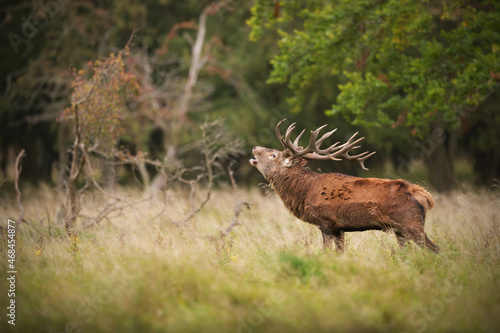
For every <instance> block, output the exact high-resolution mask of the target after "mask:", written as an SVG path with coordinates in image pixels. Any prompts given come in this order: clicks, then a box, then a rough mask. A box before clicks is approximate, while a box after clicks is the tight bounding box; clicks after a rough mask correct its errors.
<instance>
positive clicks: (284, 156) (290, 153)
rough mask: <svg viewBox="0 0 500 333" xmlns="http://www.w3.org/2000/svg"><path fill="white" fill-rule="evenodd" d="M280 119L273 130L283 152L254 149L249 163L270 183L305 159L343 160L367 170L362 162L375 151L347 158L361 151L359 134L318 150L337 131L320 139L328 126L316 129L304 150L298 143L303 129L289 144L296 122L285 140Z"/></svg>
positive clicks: (290, 127)
mask: <svg viewBox="0 0 500 333" xmlns="http://www.w3.org/2000/svg"><path fill="white" fill-rule="evenodd" d="M285 120H286V119H283V120H282V121H280V122H279V123H278V124H277V125H276V128H275V133H276V137H277V138H278V140H279V141H280V142H281V144H282V146H283V150H282V151H280V150H276V149H271V148H264V147H254V148H253V149H252V152H253V154H254V156H255V158H254V159H251V160H250V164H252V165H253V166H255V167H256V168H257V169H258V170H259V171H260V172H261V173H262V175H263V176H264V177H265V178H266V179H267V180H268V181H271V180H273V179H274V178H275V177H276V175H279V174H282V172H283V171H286V170H287V169H290V168H293V167H295V166H297V165H305V164H306V163H307V161H308V160H333V161H340V160H342V159H346V160H350V161H356V162H358V163H359V164H360V165H361V168H362V169H363V170H368V169H367V168H366V167H365V165H364V162H365V161H366V160H367V159H368V158H369V157H371V156H372V155H373V154H375V152H371V153H370V152H368V151H365V152H363V153H361V154H358V155H349V152H350V151H351V150H352V149H356V148H360V146H357V144H358V143H359V142H361V141H362V140H363V139H364V137H363V138H358V139H355V137H356V135H357V134H358V132H356V133H354V135H352V136H351V137H350V138H349V140H347V142H345V143H343V144H340V142H336V143H334V144H333V145H331V146H329V147H327V148H321V145H322V144H323V142H324V141H325V140H326V139H327V138H329V137H330V136H331V135H332V134H333V133H334V132H335V131H336V130H337V129H334V130H332V131H330V132H327V133H325V134H323V135H322V136H321V137H320V138H319V139H318V136H319V132H320V131H321V130H322V129H323V128H325V127H326V126H327V125H323V126H321V127H319V128H317V129H316V130H315V131H311V136H310V138H309V143H308V144H307V146H306V147H305V148H303V147H302V146H300V144H299V141H300V139H301V138H302V135H303V134H304V132H305V129H304V130H303V131H302V132H301V133H300V134H299V135H298V136H297V137H296V138H295V140H294V141H293V142H292V141H291V135H292V132H293V130H294V129H295V123H293V124H291V125H290V126H288V129H287V130H286V132H285V137H282V136H281V132H280V125H281V124H282V123H283V122H284V121H285Z"/></svg>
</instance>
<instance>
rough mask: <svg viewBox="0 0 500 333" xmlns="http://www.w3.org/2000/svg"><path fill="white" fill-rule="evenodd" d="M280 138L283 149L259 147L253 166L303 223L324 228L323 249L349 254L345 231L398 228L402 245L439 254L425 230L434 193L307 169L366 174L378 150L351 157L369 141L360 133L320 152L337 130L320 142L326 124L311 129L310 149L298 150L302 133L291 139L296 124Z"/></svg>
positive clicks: (401, 182)
mask: <svg viewBox="0 0 500 333" xmlns="http://www.w3.org/2000/svg"><path fill="white" fill-rule="evenodd" d="M285 120H286V119H283V120H282V121H280V122H279V123H278V125H276V130H275V131H276V136H277V137H278V139H279V140H280V142H281V144H282V145H283V151H279V150H276V149H271V148H264V147H254V148H253V150H252V152H253V154H254V156H255V158H254V159H251V160H250V163H251V164H252V165H253V166H255V167H256V168H257V169H258V170H259V171H260V172H261V173H262V175H263V176H264V178H266V180H267V181H268V182H269V184H270V185H271V187H272V188H273V189H274V191H275V192H276V193H278V195H279V196H280V198H281V200H282V201H283V203H284V204H285V206H286V207H287V208H288V209H289V210H290V211H291V212H292V213H293V214H294V215H295V216H296V217H298V218H299V219H301V220H303V221H305V222H308V223H311V224H314V225H316V226H318V227H319V229H320V230H321V233H322V236H323V247H325V248H329V247H331V245H332V240H334V241H335V245H336V249H337V251H339V252H343V250H344V232H349V231H365V230H384V231H389V230H394V232H395V233H396V238H397V241H398V244H399V246H400V247H403V246H405V245H406V243H407V242H408V241H410V240H412V241H414V242H415V243H417V244H418V245H420V246H421V247H423V246H426V247H427V248H428V249H430V250H432V251H434V252H439V247H438V246H437V245H436V244H434V243H433V242H432V241H431V240H430V239H429V238H428V237H427V235H426V234H425V232H424V223H425V215H426V213H427V211H428V210H429V209H431V208H432V207H433V206H434V200H433V199H432V196H431V194H430V193H429V192H427V191H426V190H424V189H423V188H422V187H420V186H418V185H414V184H411V183H409V182H407V181H405V180H401V179H397V180H392V179H379V178H358V177H352V176H347V175H343V174H340V173H326V174H318V173H315V172H312V171H310V170H308V169H306V168H305V167H304V165H305V164H306V163H307V161H308V160H334V161H339V160H341V158H344V159H347V160H352V161H356V162H358V163H359V164H360V166H361V168H362V169H363V170H367V168H365V166H364V162H365V161H366V159H368V158H369V157H370V156H372V155H373V154H375V152H372V153H368V152H364V153H361V154H358V155H349V151H350V150H351V149H356V148H359V146H356V145H357V144H358V143H359V142H360V141H361V140H363V139H364V138H359V139H355V136H356V135H357V134H358V133H357V132H356V133H355V134H354V135H353V136H352V137H351V138H350V139H349V140H347V142H346V143H344V144H339V142H337V143H335V144H333V145H332V146H330V147H328V148H325V149H321V148H320V147H321V144H322V143H323V142H324V141H325V139H327V138H328V137H330V136H331V135H332V133H333V132H335V131H336V129H334V130H333V131H331V132H327V133H325V134H323V136H321V138H319V139H317V137H318V135H319V132H320V131H321V130H322V129H323V128H324V127H325V126H327V125H323V126H321V127H319V128H318V129H316V130H315V131H311V137H310V140H309V144H308V145H307V147H305V148H303V147H301V146H299V140H300V138H301V137H302V134H304V131H305V130H303V131H302V132H301V133H300V134H299V135H298V136H297V138H296V139H295V140H294V142H291V140H290V136H291V134H292V132H293V130H294V129H295V123H293V124H291V125H290V126H289V127H288V129H287V130H286V134H285V137H284V138H283V137H282V136H281V133H280V125H281V124H282V123H283V122H284V121H285Z"/></svg>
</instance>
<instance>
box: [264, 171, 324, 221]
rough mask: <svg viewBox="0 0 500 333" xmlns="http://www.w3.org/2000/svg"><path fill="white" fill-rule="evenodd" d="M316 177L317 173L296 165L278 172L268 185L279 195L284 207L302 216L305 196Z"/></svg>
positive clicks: (297, 215) (299, 216)
mask: <svg viewBox="0 0 500 333" xmlns="http://www.w3.org/2000/svg"><path fill="white" fill-rule="evenodd" d="M316 177H318V174H317V173H314V172H312V171H310V170H308V169H306V168H304V167H303V166H296V167H292V168H290V169H288V170H287V172H284V173H281V174H279V175H278V176H277V177H276V178H274V179H273V180H271V181H270V185H271V187H272V188H273V189H274V191H275V192H276V193H277V194H278V195H279V197H280V198H281V200H282V201H283V203H284V205H285V207H286V208H288V209H289V210H290V211H291V212H292V213H293V214H294V215H295V216H296V217H298V218H302V213H303V212H304V205H305V198H306V196H307V193H308V192H309V191H310V187H311V186H312V184H314V178H316Z"/></svg>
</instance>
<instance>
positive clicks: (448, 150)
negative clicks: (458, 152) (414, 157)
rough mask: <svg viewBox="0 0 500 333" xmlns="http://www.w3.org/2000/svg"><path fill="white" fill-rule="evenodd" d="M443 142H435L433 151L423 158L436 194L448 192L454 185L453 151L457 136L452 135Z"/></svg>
mask: <svg viewBox="0 0 500 333" xmlns="http://www.w3.org/2000/svg"><path fill="white" fill-rule="evenodd" d="M443 138H446V140H445V141H443V142H435V144H434V149H433V150H432V152H431V153H430V154H427V155H426V156H425V159H424V162H425V166H426V168H427V173H428V175H429V181H430V183H431V185H432V187H433V188H434V189H435V190H436V191H438V192H449V191H451V190H452V189H453V186H454V183H455V172H454V165H453V161H454V149H455V147H456V140H457V136H456V133H452V134H451V135H449V136H448V137H445V136H443Z"/></svg>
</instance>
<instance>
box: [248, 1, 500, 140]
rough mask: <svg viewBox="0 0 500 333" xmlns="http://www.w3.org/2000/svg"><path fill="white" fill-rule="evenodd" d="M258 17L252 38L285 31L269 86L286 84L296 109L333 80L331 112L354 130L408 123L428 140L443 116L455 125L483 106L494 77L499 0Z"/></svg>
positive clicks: (327, 5)
mask: <svg viewBox="0 0 500 333" xmlns="http://www.w3.org/2000/svg"><path fill="white" fill-rule="evenodd" d="M252 15H253V16H252V18H251V19H250V20H249V21H248V23H249V24H250V25H251V27H252V33H251V38H253V39H258V38H259V37H260V36H261V35H262V34H263V30H264V29H273V30H274V29H276V30H278V31H279V32H280V36H281V40H280V42H279V48H280V54H278V55H276V56H275V57H274V59H273V60H272V64H273V71H272V73H271V75H270V78H269V81H268V82H270V83H287V84H288V87H289V88H290V89H291V90H292V92H293V97H292V98H290V99H289V100H288V101H289V103H290V106H291V107H292V108H293V109H294V110H300V109H301V108H302V106H303V104H304V98H305V96H306V92H307V90H308V89H309V88H310V87H311V86H313V85H314V83H315V82H316V80H317V78H318V77H319V76H322V75H324V74H325V73H329V74H330V75H332V76H336V77H337V80H340V84H339V88H340V93H339V95H338V97H337V99H336V101H335V103H334V104H333V106H332V108H331V109H330V110H329V111H328V112H327V114H329V115H342V116H344V117H345V118H346V119H348V120H349V121H350V122H351V123H353V124H356V125H358V124H363V125H371V126H381V125H385V126H387V125H394V126H399V125H401V124H402V123H403V124H404V125H406V126H409V127H411V128H414V129H415V130H416V131H417V132H418V133H419V134H420V135H422V134H423V133H425V132H426V131H427V130H428V128H429V126H430V124H431V123H432V122H434V121H435V120H436V119H437V116H438V115H440V116H443V115H444V117H445V119H446V121H447V122H448V124H449V125H452V126H456V125H458V124H459V122H460V118H461V115H462V113H461V112H460V110H462V109H463V108H465V107H467V106H477V105H479V104H480V103H482V102H483V101H484V100H485V98H486V95H487V93H488V92H489V90H491V89H493V87H494V85H495V82H496V81H497V80H498V78H497V76H496V73H498V72H499V71H500V62H498V59H499V58H500V33H499V32H498V26H500V4H499V3H498V2H495V1H487V2H482V3H480V4H463V2H462V1H456V0H448V1H445V2H440V3H434V2H429V1H425V0H421V1H410V0H405V1H380V2H373V1H356V2H352V1H346V0H339V1H325V0H314V1H313V0H311V1H281V2H278V3H274V2H271V1H267V0H260V1H259V0H258V1H256V2H255V4H254V7H253V8H252ZM398 117H399V121H398ZM401 117H403V118H404V119H403V121H401Z"/></svg>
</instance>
